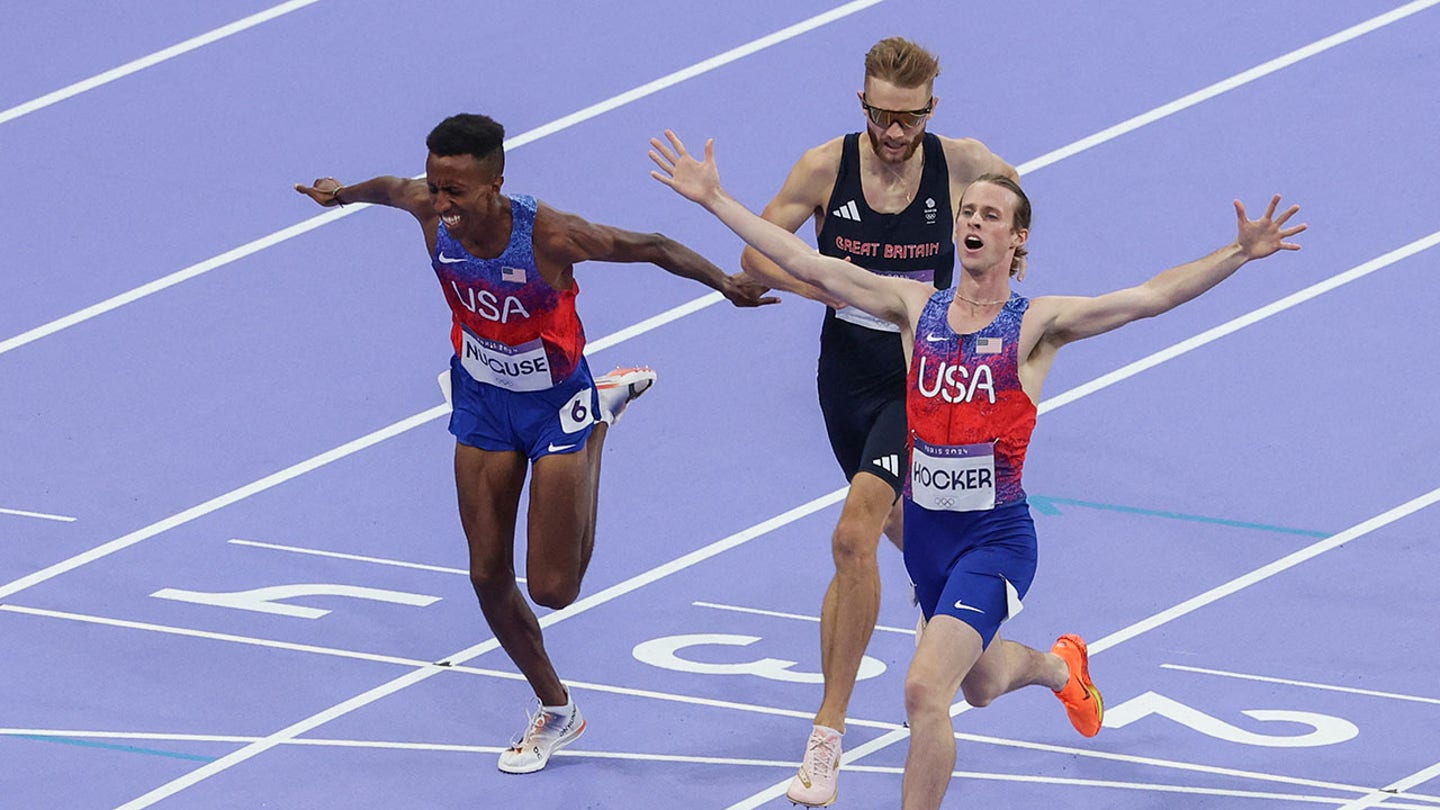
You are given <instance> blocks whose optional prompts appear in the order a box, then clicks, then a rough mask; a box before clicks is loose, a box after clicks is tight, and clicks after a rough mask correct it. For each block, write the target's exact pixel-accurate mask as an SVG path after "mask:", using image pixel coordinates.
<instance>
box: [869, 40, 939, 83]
mask: <svg viewBox="0 0 1440 810" xmlns="http://www.w3.org/2000/svg"><path fill="white" fill-rule="evenodd" d="M939 75H940V59H939V58H938V57H936V56H935V54H933V53H931V52H929V51H927V50H925V49H924V48H922V47H920V46H919V45H916V44H915V43H914V42H911V41H910V40H908V39H905V38H904V37H888V38H886V39H882V40H880V41H879V42H877V43H875V47H873V48H871V49H870V52H869V53H867V54H865V78H867V79H880V80H881V81H886V82H889V83H891V84H893V85H895V86H896V87H906V88H909V87H920V86H921V85H924V84H929V83H930V82H933V81H935V77H936V76H939Z"/></svg>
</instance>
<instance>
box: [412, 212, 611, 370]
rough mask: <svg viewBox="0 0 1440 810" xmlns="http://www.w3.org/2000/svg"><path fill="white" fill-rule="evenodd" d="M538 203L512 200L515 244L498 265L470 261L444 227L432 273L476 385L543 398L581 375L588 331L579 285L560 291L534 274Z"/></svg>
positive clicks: (508, 247) (498, 258)
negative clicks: (579, 302)
mask: <svg viewBox="0 0 1440 810" xmlns="http://www.w3.org/2000/svg"><path fill="white" fill-rule="evenodd" d="M536 207H537V203H536V201H535V198H534V197H529V196H524V195H519V194H517V195H514V196H512V197H511V198H510V210H511V214H512V218H513V225H512V227H511V229H510V243H509V244H508V245H506V246H505V250H504V251H502V252H501V253H500V255H499V256H496V257H495V258H493V259H481V258H478V257H476V256H472V255H470V253H469V252H467V251H466V250H465V248H464V247H462V246H461V245H460V242H459V240H457V239H455V238H454V237H452V236H451V235H450V232H449V231H448V230H447V229H446V228H445V223H444V222H441V223H440V224H439V232H438V237H437V239H436V242H435V255H434V256H432V257H431V265H432V266H433V267H434V268H435V275H436V276H437V277H438V278H439V279H440V286H441V288H442V289H443V291H444V293H445V301H446V302H447V303H448V304H449V305H450V312H451V313H452V317H453V326H452V327H451V330H450V339H451V342H452V343H453V344H454V347H455V356H456V357H457V358H458V359H459V361H460V363H459V364H460V367H461V368H463V369H464V370H465V372H466V373H467V374H468V375H469V376H470V377H472V378H473V379H474V380H475V381H476V382H481V383H486V384H489V385H493V386H496V387H498V388H501V389H504V390H506V391H543V390H545V389H548V388H551V387H553V386H555V385H558V384H560V383H562V382H564V381H565V380H567V379H569V378H570V376H571V375H572V374H573V373H574V372H575V369H576V368H577V366H578V365H579V363H580V359H581V357H582V355H583V353H584V351H585V329H584V327H583V326H581V324H580V318H579V316H578V315H577V314H576V312H575V296H576V295H577V294H578V293H579V292H580V285H579V283H578V282H575V281H572V282H571V284H570V289H568V290H557V289H555V288H554V287H551V286H550V285H549V284H548V283H547V282H546V281H545V279H543V278H542V277H541V276H540V271H539V270H538V269H536V267H535V249H534V244H533V236H534V230H535V211H536Z"/></svg>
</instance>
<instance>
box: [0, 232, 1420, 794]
mask: <svg viewBox="0 0 1440 810" xmlns="http://www.w3.org/2000/svg"><path fill="white" fill-rule="evenodd" d="M1393 253H1395V252H1393V251H1392V254H1393ZM1387 255H1391V254H1387ZM1407 255H1408V254H1407ZM1377 269H1378V268H1377ZM1347 272H1349V271H1347ZM1340 275H1341V276H1344V275H1345V273H1342V274H1340ZM1332 289H1333V287H1332ZM1262 309H1266V308H1262ZM1272 314H1273V313H1272ZM1172 356H1173V355H1172ZM1157 362H1159V361H1157ZM1112 383H1113V381H1112ZM1081 387H1082V388H1087V390H1086V392H1085V394H1086V395H1088V394H1090V393H1094V392H1095V391H1098V390H1100V389H1101V388H1103V387H1105V386H1094V385H1091V384H1086V385H1085V386H1081ZM1070 393H1071V392H1066V393H1064V394H1061V395H1060V396H1059V397H1058V399H1060V400H1061V402H1060V404H1061V405H1063V404H1066V403H1068V402H1073V401H1074V400H1075V399H1078V398H1079V397H1068V395H1069V394H1070ZM1067 397H1068V398H1067ZM1049 404H1050V403H1049V401H1046V402H1042V403H1041V408H1042V410H1053V409H1054V407H1059V405H1055V406H1053V407H1050V408H1046V406H1047V405H1049ZM447 411H448V409H447V408H446V407H445V406H443V405H442V406H439V407H437V408H433V409H431V410H430V411H425V412H423V413H421V414H417V415H416V416H414V417H411V418H410V419H407V420H402V421H401V422H397V423H396V424H395V425H392V426H391V427H389V428H384V429H382V430H380V431H376V432H375V433H372V434H369V435H368V436H366V437H362V438H361V439H357V440H355V441H354V442H350V443H348V444H347V445H344V446H342V447H340V448H336V449H335V450H332V451H330V452H328V453H324V454H321V455H320V456H316V457H314V458H312V459H310V460H307V461H305V462H301V463H300V464H297V465H294V466H292V467H290V468H287V469H286V470H282V471H281V472H279V473H275V474H273V475H271V476H267V477H266V478H263V479H261V480H260V481H257V482H255V483H253V484H250V485H247V486H245V487H241V488H240V489H237V490H233V491H232V492H230V493H227V494H225V495H222V496H220V497H218V498H214V499H212V500H210V501H207V502H206V503H204V504H201V505H200V506H197V507H193V508H191V509H189V510H186V511H185V512H182V513H180V514H178V515H175V516H172V517H171V518H167V519H165V520H162V521H159V522H158V523H155V524H151V526H148V527H146V528H144V529H141V530H139V531H137V532H133V533H131V534H129V535H126V536H124V537H122V538H119V539H117V540H114V541H111V542H110V543H107V544H105V545H102V546H100V547H98V548H96V549H92V550H91V551H89V552H86V553H84V554H81V555H77V556H75V557H72V558H70V559H68V560H64V561H62V562H60V563H57V564H55V565H52V566H50V567H49V568H46V569H44V570H42V571H39V572H36V573H34V574H31V575H29V576H26V577H22V578H21V579H18V580H15V581H14V582H11V583H9V584H8V585H5V586H0V599H3V598H4V597H6V596H9V595H11V594H14V593H16V592H18V591H20V590H24V589H25V588H28V587H30V586H31V585H34V584H37V583H39V582H43V581H45V580H48V579H51V578H53V577H55V576H58V575H59V574H61V573H64V572H66V571H69V570H73V569H74V568H78V567H80V566H82V565H84V564H86V563H88V562H91V561H93V560H95V559H99V558H101V557H104V556H107V555H108V554H111V553H114V552H115V551H119V550H121V549H123V548H128V547H129V546H131V545H134V544H135V543H138V542H140V541H142V540H145V539H147V538H148V537H153V536H155V535H157V534H159V533H161V532H163V531H166V530H168V529H169V528H173V527H174V526H178V525H180V524H182V523H185V522H188V521H190V520H194V519H196V518H198V517H201V516H202V515H204V514H208V513H209V512H212V511H214V510H216V509H219V508H221V507H223V506H227V505H229V504H231V503H235V502H237V501H239V500H243V499H244V498H246V497H249V496H250V495H252V494H255V493H256V492H261V491H264V490H265V489H268V488H270V487H272V486H276V485H278V484H279V483H283V481H286V480H289V479H291V478H294V477H296V476H298V475H301V474H303V473H305V472H309V471H311V470H313V469H317V468H319V467H321V466H324V464H328V463H329V462H330V461H334V460H336V459H338V458H343V457H344V456H346V455H349V454H351V453H354V452H358V451H359V450H361V449H363V448H364V447H368V446H370V445H371V444H375V443H377V442H379V441H382V440H383V439H384V438H389V436H390V435H398V434H399V433H401V432H404V430H408V429H409V428H411V427H415V426H416V425H418V424H423V423H424V422H426V421H429V420H430V419H433V418H437V417H438V416H441V415H443V414H445V413H446V412H447ZM398 426H404V427H403V428H399V427H398ZM845 493H846V489H845V488H843V487H842V488H840V489H837V490H835V491H834V492H832V493H830V494H829V495H828V496H824V497H823V498H821V499H817V501H812V502H811V504H809V505H807V506H810V505H813V504H816V503H818V502H820V501H825V502H827V503H826V504H825V505H829V504H834V503H839V502H840V501H842V500H843V499H844V496H845ZM804 508H806V507H800V509H804ZM792 511H794V510H792ZM761 525H765V524H761ZM722 542H724V541H722ZM742 542H743V541H742ZM715 553H718V552H715ZM697 554H705V556H706V557H708V556H713V554H707V553H706V549H701V550H700V551H697V552H694V553H692V554H691V555H687V556H686V557H682V558H680V559H679V560H676V561H674V562H673V563H671V564H670V566H672V567H671V568H670V570H665V569H666V567H662V568H661V569H654V570H653V571H651V572H649V573H647V574H645V575H642V577H649V578H650V579H649V580H648V581H654V580H656V579H659V578H661V577H663V576H668V575H669V573H673V572H674V571H675V570H679V569H680V568H684V567H688V565H690V564H693V562H692V563H684V564H681V563H682V561H685V560H687V559H690V558H693V557H695V555H697ZM697 561H698V560H697ZM676 565H678V566H679V567H678V568H674V567H673V566H676ZM639 579H641V578H639V577H637V578H635V580H631V581H630V582H631V583H634V584H633V585H632V584H628V583H621V585H617V586H614V587H613V588H610V589H607V590H606V591H602V592H600V593H598V594H595V595H593V596H591V597H588V598H587V599H582V600H581V601H580V602H577V603H575V604H574V605H571V606H570V607H569V608H566V609H564V610H561V611H557V612H555V613H552V614H550V615H548V616H545V617H543V618H541V619H540V623H541V625H542V626H548V625H549V624H553V623H554V622H556V621H561V620H563V619H565V618H567V617H569V616H571V615H575V614H576V613H578V612H579V611H580V610H584V609H589V607H592V606H594V605H595V604H599V603H600V601H597V600H602V601H608V599H610V598H614V597H615V596H619V595H622V594H623V593H628V592H629V591H630V590H633V589H634V588H635V587H639V586H640V585H642V584H648V583H647V582H637V580H639ZM498 646H499V642H498V641H496V640H495V639H491V640H489V641H487V642H484V643H482V644H479V645H476V646H475V647H472V648H470V649H468V650H465V651H462V653H461V654H460V655H459V656H457V657H456V662H457V663H458V662H463V661H465V660H469V658H473V657H476V656H479V655H482V654H484V653H485V652H489V651H490V650H493V649H496V648H497V647H498ZM1092 649H1094V645H1092ZM419 680H423V678H420V679H419ZM416 682H418V680H416V679H414V678H413V677H411V676H407V677H406V678H403V679H400V680H397V681H393V682H391V683H390V684H386V685H383V686H381V687H379V688H377V689H376V690H372V691H371V692H369V693H366V694H364V695H360V696H357V697H356V698H354V699H352V700H351V701H347V702H346V703H344V704H340V705H339V706H336V707H333V708H332V709H331V710H329V711H327V712H323V713H321V714H319V715H315V716H313V717H312V718H309V719H307V720H306V721H302V722H301V723H298V724H296V725H294V726H291V727H289V728H286V729H282V730H281V731H279V732H277V733H276V734H275V735H272V737H294V736H298V735H300V734H303V733H305V732H306V731H308V730H310V729H311V728H314V727H315V726H318V725H321V724H323V723H325V722H328V721H329V719H332V718H333V717H338V716H340V715H341V714H344V713H346V712H348V711H351V710H353V709H355V708H359V707H361V706H364V705H366V704H367V703H369V702H373V701H374V700H378V699H380V698H381V697H384V696H385V695H388V694H391V693H393V692H395V691H399V690H400V689H403V688H404V687H406V686H409V685H411V684H412V683H416ZM357 701H358V702H357ZM957 705H960V706H963V705H964V704H963V703H962V704H957ZM335 712H338V714H336V713H335ZM310 723H314V725H309V724H310ZM886 744H887V745H888V744H889V743H886ZM270 747H273V742H272V743H266V744H257V745H256V747H255V748H254V749H251V748H248V747H247V748H246V749H242V751H240V752H237V753H236V754H233V755H231V756H232V757H238V760H236V761H243V760H245V759H249V758H250V757H252V756H255V755H256V754H258V753H261V752H262V751H263V750H267V749H268V748H270ZM880 747H883V746H880ZM860 753H861V752H860V751H852V752H851V754H860ZM851 754H847V756H850V755H851ZM231 764H234V763H233V762H232V761H231V758H230V757H226V758H222V759H220V760H217V761H216V762H214V763H209V764H208V765H206V766H205V767H203V768H201V769H200V770H198V771H195V772H194V776H195V778H194V780H193V781H187V779H188V777H182V779H181V780H180V781H179V782H177V783H172V785H174V790H175V791H178V790H182V789H184V787H187V786H189V785H190V784H194V783H195V782H198V781H201V780H203V779H205V778H207V777H208V776H209V775H211V774H213V773H218V772H220V771H221V770H224V769H225V768H228V767H230V765H231ZM182 783H183V784H182ZM169 787H170V786H162V787H161V788H159V789H157V790H159V791H165V790H168V789H169ZM784 787H785V786H784V783H781V784H779V785H777V786H775V787H774V788H772V790H774V791H775V795H774V796H769V797H768V798H775V796H778V795H779V793H780V792H781V791H783V790H784ZM767 792H768V791H767ZM168 795H171V794H170V793H164V794H163V795H160V794H158V793H157V794H155V795H154V796H153V797H152V798H146V797H141V798H142V799H145V800H146V801H147V802H148V801H153V800H158V799H159V798H163V797H164V796H168ZM757 795H764V794H757ZM146 796H147V797H151V796H152V794H146ZM137 801H139V800H137ZM137 806H147V805H145V804H142V805H137ZM739 806H740V805H737V807H739ZM751 806H753V805H751Z"/></svg>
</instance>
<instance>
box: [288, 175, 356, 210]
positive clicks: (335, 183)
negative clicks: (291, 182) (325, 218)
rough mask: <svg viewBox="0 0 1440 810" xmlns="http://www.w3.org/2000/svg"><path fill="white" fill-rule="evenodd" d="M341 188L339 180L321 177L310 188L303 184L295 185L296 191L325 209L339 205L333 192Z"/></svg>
mask: <svg viewBox="0 0 1440 810" xmlns="http://www.w3.org/2000/svg"><path fill="white" fill-rule="evenodd" d="M342 188H344V185H343V184H341V182H340V181H339V180H336V179H335V178H333V177H321V178H319V179H317V180H316V181H315V184H314V185H311V186H307V185H305V184H304V183H296V184H295V190H296V191H298V192H300V193H301V194H304V195H305V196H307V197H309V198H310V199H312V200H314V201H315V202H317V203H320V204H321V205H323V206H325V207H326V208H330V207H332V206H336V205H340V204H341V202H340V200H338V199H336V197H335V192H337V191H339V190H340V189H342Z"/></svg>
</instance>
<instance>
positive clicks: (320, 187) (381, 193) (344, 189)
mask: <svg viewBox="0 0 1440 810" xmlns="http://www.w3.org/2000/svg"><path fill="white" fill-rule="evenodd" d="M295 190H296V191H298V192H300V193H301V194H304V195H305V196H307V197H309V198H310V199H312V200H314V201H315V202H317V203H319V204H321V205H323V206H325V207H326V208H331V207H333V206H337V205H349V204H350V203H371V204H374V205H386V206H389V207H391V208H399V209H401V210H404V211H409V212H410V214H411V215H412V216H414V217H415V218H416V219H418V220H420V222H421V224H425V223H426V222H427V221H429V220H433V219H435V208H434V206H433V205H431V203H430V191H429V189H427V188H426V187H425V182H424V181H423V180H413V179H410V178H408V177H393V176H385V177H376V178H374V179H371V180H366V181H365V182H363V183H355V184H353V185H344V184H342V183H341V182H340V181H339V180H336V179H335V178H333V177H321V178H320V179H318V180H316V181H315V183H314V184H313V185H309V186H307V185H305V184H304V183H296V184H295Z"/></svg>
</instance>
